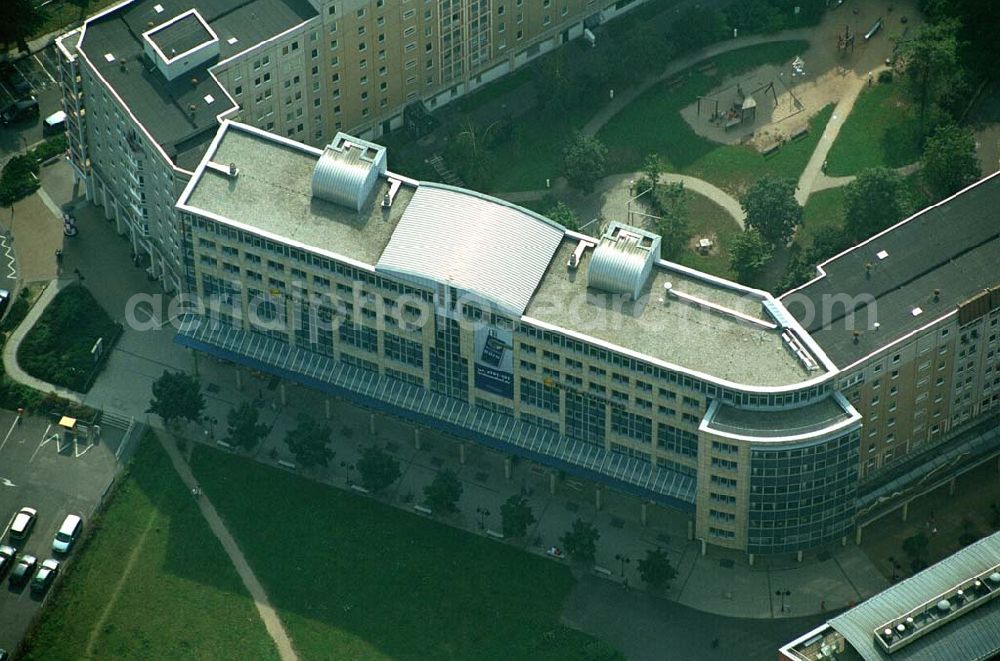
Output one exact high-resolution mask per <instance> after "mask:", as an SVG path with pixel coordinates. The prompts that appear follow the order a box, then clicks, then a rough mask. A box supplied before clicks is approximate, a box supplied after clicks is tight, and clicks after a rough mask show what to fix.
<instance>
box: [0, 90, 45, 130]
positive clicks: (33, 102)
mask: <svg viewBox="0 0 1000 661" xmlns="http://www.w3.org/2000/svg"><path fill="white" fill-rule="evenodd" d="M31 117H38V100H37V99H35V97H33V96H29V97H28V98H26V99H21V100H20V101H15V102H14V103H12V104H10V105H9V106H7V107H6V108H4V109H3V112H0V121H3V123H4V124H13V123H15V122H22V121H24V120H26V119H30V118H31Z"/></svg>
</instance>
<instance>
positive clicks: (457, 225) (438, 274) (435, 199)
mask: <svg viewBox="0 0 1000 661" xmlns="http://www.w3.org/2000/svg"><path fill="white" fill-rule="evenodd" d="M565 231H566V230H565V229H564V228H563V227H562V225H559V224H558V223H555V222H553V221H551V220H549V219H548V218H545V217H544V216H540V215H538V214H535V213H532V212H530V211H527V210H526V209H522V208H521V207H518V206H516V205H513V204H510V203H508V202H504V201H502V200H498V199H496V198H492V197H489V196H487V195H481V194H478V193H474V192H472V191H467V190H464V189H461V188H454V187H451V186H444V185H441V184H431V183H425V182H421V183H420V185H419V186H418V187H417V190H416V192H415V193H414V194H413V198H412V199H411V200H410V203H409V205H408V206H407V207H406V211H405V212H404V213H403V216H402V218H400V220H399V224H398V225H397V226H396V230H395V231H394V232H393V234H392V238H390V239H389V244H388V245H387V246H386V248H385V250H384V251H383V252H382V256H381V257H380V258H379V260H378V263H377V264H376V265H375V270H376V271H383V272H387V273H392V274H394V275H398V276H401V277H404V278H409V279H411V280H416V281H417V282H420V283H422V284H425V285H428V284H429V285H435V284H438V283H443V284H447V285H449V286H451V287H455V288H457V289H459V290H461V291H465V292H469V293H471V294H474V295H477V296H479V297H482V298H485V299H486V300H488V301H491V302H493V303H495V304H496V305H498V306H499V307H501V308H503V309H505V310H507V311H509V312H511V313H514V314H517V315H521V314H523V313H524V310H525V308H526V307H527V306H528V301H530V300H531V296H532V295H533V294H534V292H535V289H536V288H537V287H538V283H539V282H540V281H541V279H542V276H543V275H544V274H545V270H546V269H547V268H548V265H549V262H551V261H552V256H553V255H554V254H555V251H556V249H557V248H558V247H559V243H560V242H561V241H562V238H563V234H564V233H565Z"/></svg>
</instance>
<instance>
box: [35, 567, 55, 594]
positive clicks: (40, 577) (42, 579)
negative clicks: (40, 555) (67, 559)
mask: <svg viewBox="0 0 1000 661" xmlns="http://www.w3.org/2000/svg"><path fill="white" fill-rule="evenodd" d="M58 573H59V561H58V560H53V559H52V558H49V559H48V560H45V561H44V562H42V566H41V567H39V568H38V573H37V574H35V577H34V578H33V579H31V591H32V592H34V593H35V594H42V593H44V592H45V591H46V590H48V589H49V586H50V585H52V581H54V580H56V574H58Z"/></svg>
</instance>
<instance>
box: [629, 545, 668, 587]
mask: <svg viewBox="0 0 1000 661" xmlns="http://www.w3.org/2000/svg"><path fill="white" fill-rule="evenodd" d="M638 569H639V576H641V577H642V580H643V582H644V583H645V584H646V585H648V586H649V587H651V588H653V589H654V590H665V589H666V588H667V587H668V586H669V585H670V581H672V580H674V578H676V577H677V569H676V568H674V566H673V565H672V564H671V563H670V558H669V557H667V552H666V551H664V550H663V549H661V548H659V547H657V548H656V550H655V551H654V550H652V549H647V550H646V557H645V558H642V559H641V560H639V565H638Z"/></svg>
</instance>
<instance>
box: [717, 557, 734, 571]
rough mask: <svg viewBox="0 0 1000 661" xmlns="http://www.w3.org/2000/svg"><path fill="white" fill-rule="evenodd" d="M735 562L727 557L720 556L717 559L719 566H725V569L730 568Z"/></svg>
mask: <svg viewBox="0 0 1000 661" xmlns="http://www.w3.org/2000/svg"><path fill="white" fill-rule="evenodd" d="M735 564H736V563H734V562H733V561H732V560H730V559H729V558H720V559H719V566H720V567H725V568H726V569H732V568H733V566H734V565H735Z"/></svg>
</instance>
